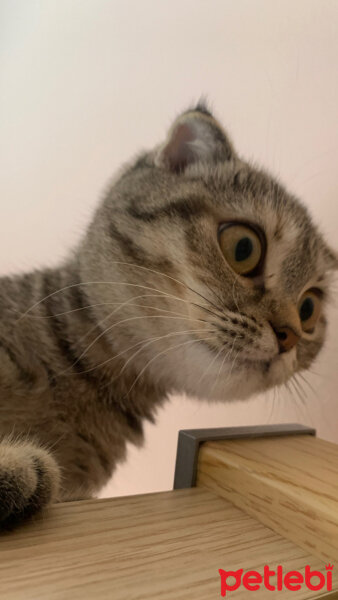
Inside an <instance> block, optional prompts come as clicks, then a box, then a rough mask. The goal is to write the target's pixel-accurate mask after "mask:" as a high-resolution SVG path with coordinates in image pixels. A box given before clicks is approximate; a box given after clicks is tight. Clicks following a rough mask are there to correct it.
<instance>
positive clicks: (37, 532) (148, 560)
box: [0, 488, 332, 600]
mask: <svg viewBox="0 0 338 600" xmlns="http://www.w3.org/2000/svg"><path fill="white" fill-rule="evenodd" d="M265 564H271V565H273V564H282V565H283V567H284V568H285V569H286V570H294V569H297V570H300V571H304V567H305V565H306V564H310V565H311V567H312V568H314V569H318V570H322V571H324V563H323V561H321V560H320V559H318V558H315V557H314V556H312V555H311V554H310V553H308V552H306V551H304V550H303V549H301V548H300V547H299V546H296V545H295V544H293V543H292V542H290V541H289V540H287V539H283V538H282V537H281V536H279V535H278V534H276V533H275V532H273V531H271V530H270V529H268V528H267V527H265V526H264V525H262V524H261V523H259V522H258V521H257V520H255V519H253V518H252V517H250V516H249V515H247V514H245V513H244V512H242V511H241V510H239V509H238V508H236V507H235V506H233V505H232V504H230V503H229V502H228V501H226V500H224V499H223V498H220V497H217V496H216V495H214V494H213V493H211V492H209V491H207V490H205V489H199V488H193V489H189V490H179V491H172V492H164V493H159V494H149V495H142V496H129V497H126V498H115V499H110V500H91V501H83V502H71V503H67V504H60V505H56V506H54V507H52V508H51V509H50V510H49V511H48V513H46V514H45V515H44V516H43V517H39V518H38V519H37V520H36V521H35V522H33V523H29V524H27V525H25V526H24V527H22V528H21V529H19V530H17V531H15V532H13V533H11V534H6V535H2V536H1V537H0V597H1V598H3V599H4V600H5V599H6V600H70V599H72V600H80V599H81V600H92V599H94V598H95V600H108V599H109V600H110V599H114V600H127V599H130V600H155V599H156V600H158V599H159V598H161V600H162V599H163V600H191V599H192V598H194V600H208V599H209V598H210V600H211V599H212V598H215V599H216V598H220V597H221V596H220V576H219V574H218V569H219V568H223V569H227V570H230V569H234V570H236V569H239V568H244V569H245V570H248V569H255V570H258V571H262V570H263V567H264V565H265ZM247 594H248V593H247V591H246V590H245V589H244V588H242V589H241V590H238V591H236V594H234V595H233V597H234V598H236V600H242V599H247ZM282 597H283V598H292V599H294V600H295V599H297V600H300V599H306V598H319V597H322V596H320V594H318V592H317V593H314V592H309V591H308V590H303V591H301V592H300V593H298V592H297V593H295V592H288V591H286V592H285V593H283V595H282ZM323 597H324V595H323ZM331 597H332V596H331ZM261 598H262V599H264V598H271V592H268V591H266V590H265V589H262V590H261V591H260V592H259V599H261Z"/></svg>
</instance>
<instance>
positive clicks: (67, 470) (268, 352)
mask: <svg viewBox="0 0 338 600" xmlns="http://www.w3.org/2000/svg"><path fill="white" fill-rule="evenodd" d="M227 220H239V221H245V222H247V221H249V222H252V223H255V224H257V226H259V227H261V229H262V230H263V231H264V233H265V236H266V240H267V252H266V260H265V266H264V274H263V275H261V276H259V277H256V278H254V279H253V280H248V279H245V278H241V277H238V276H235V274H234V272H233V271H232V270H231V268H230V267H229V265H228V264H227V263H226V261H225V259H224V257H223V255H222V253H221V252H220V248H219V245H218V240H217V229H218V225H219V223H221V222H223V221H227ZM336 266H337V259H336V256H335V254H334V253H333V251H332V250H330V249H329V248H328V246H327V245H326V243H325V241H324V240H323V237H322V236H321V234H320V233H319V232H318V230H317V228H316V227H315V225H314V224H313V223H312V221H311V218H310V217H309V215H308V212H307V210H306V209H305V207H304V206H303V205H302V204H301V203H300V202H299V201H298V200H297V199H295V198H294V197H293V196H292V195H290V194H289V193H288V192H287V191H286V190H285V189H284V188H283V187H282V186H281V185H280V184H279V183H278V182H276V181H275V180H274V179H272V178H271V177H270V176H269V175H268V174H267V173H265V172H264V171H261V170H259V169H256V168H254V167H252V166H250V165H249V164H247V163H246V162H244V161H243V160H241V159H240V158H239V157H238V156H237V154H236V153H235V151H234V149H233V146H232V144H231V142H230V141H229V139H228V136H227V135H226V133H225V132H224V131H223V129H222V128H221V126H220V125H219V123H218V122H217V121H216V120H215V119H214V118H213V116H212V115H211V113H210V111H208V109H206V108H205V107H203V106H198V107H196V108H195V109H194V110H192V111H188V112H186V113H183V114H182V115H181V116H180V117H179V118H178V119H177V121H176V122H175V123H174V125H173V127H172V129H171V130H170V132H169V134H168V138H167V140H166V141H165V142H164V143H163V144H162V145H160V146H158V147H157V148H155V149H154V150H153V151H151V152H148V153H144V154H142V155H141V156H139V157H138V158H137V159H136V160H134V161H133V162H132V163H131V164H130V165H128V166H127V167H125V168H124V170H123V171H122V172H121V173H120V175H119V177H118V178H117V180H116V181H115V182H114V184H113V185H112V187H111V189H110V190H109V191H108V193H107V194H106V197H105V198H104V200H103V201H102V203H101V204H100V205H99V207H98V209H97V211H96V214H95V216H94V218H93V221H92V223H91V224H90V226H89V227H88V230H87V232H86V234H85V235H84V237H83V239H82V241H81V243H80V244H79V246H78V247H77V248H76V250H75V251H74V253H73V255H72V256H71V257H70V258H69V260H68V261H66V263H65V264H63V265H61V266H60V267H59V268H57V269H45V270H42V271H36V272H33V273H30V274H28V275H23V276H15V277H4V278H2V280H1V286H0V317H1V319H0V433H1V436H2V438H1V439H2V442H0V507H1V508H0V522H1V523H2V526H3V527H12V526H14V525H15V524H16V523H19V522H20V521H21V520H23V519H26V518H27V517H30V516H32V515H33V514H34V513H35V512H38V511H39V510H40V509H41V508H42V507H43V506H45V505H46V504H49V503H50V502H53V501H57V500H72V499H78V498H87V497H90V496H92V495H93V494H95V493H96V492H97V491H98V490H99V489H100V488H101V487H102V486H103V485H104V484H105V483H106V482H107V480H108V479H109V477H110V476H111V475H112V473H113V471H114V468H115V466H116V464H117V463H118V462H119V461H121V460H123V459H124V458H125V452H126V450H125V449H126V442H127V441H131V442H133V443H135V444H140V443H141V442H142V437H143V431H142V428H143V422H144V420H146V419H148V420H151V421H153V420H154V415H155V413H156V409H157V408H158V406H160V405H161V404H162V403H163V402H164V401H165V399H166V398H167V397H168V394H170V393H171V392H173V391H183V392H186V393H188V394H192V395H194V396H199V397H202V398H208V399H215V400H219V401H226V400H228V401H229V400H232V399H236V398H237V399H238V398H247V397H249V396H251V395H252V394H254V393H257V392H260V391H264V390H266V389H269V388H271V387H273V386H275V385H281V384H283V383H284V382H285V381H287V380H288V379H289V378H290V377H292V376H293V375H294V374H295V373H297V372H298V371H301V370H303V369H306V368H307V367H308V366H309V365H310V364H311V363H312V361H313V360H314V359H315V357H316V355H317V354H318V352H319V350H320V348H321V347H322V345H323V341H324V337H325V328H326V321H325V315H324V314H323V315H322V317H321V319H320V320H319V322H318V324H317V326H316V328H315V330H314V332H313V333H311V334H306V335H302V336H301V339H300V341H299V343H298V344H297V346H296V347H295V348H293V349H292V351H289V352H286V353H284V354H282V355H278V345H277V340H276V336H275V334H274V332H273V330H272V328H271V325H270V323H271V322H272V321H273V322H275V321H276V320H277V321H278V319H279V322H280V323H282V321H283V319H284V321H283V323H284V324H286V325H288V324H289V321H290V319H293V323H292V326H293V327H295V328H297V327H298V328H299V323H297V322H296V321H297V315H296V312H295V309H294V307H295V306H296V304H297V300H298V298H299V296H300V294H301V292H302V291H303V290H305V289H307V288H309V287H318V288H320V289H321V290H322V292H323V295H324V300H325V299H326V297H327V294H328V283H329V280H330V271H331V270H332V269H334V268H336ZM324 305H325V301H324ZM295 315H296V316H295Z"/></svg>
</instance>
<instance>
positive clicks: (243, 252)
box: [235, 237, 253, 262]
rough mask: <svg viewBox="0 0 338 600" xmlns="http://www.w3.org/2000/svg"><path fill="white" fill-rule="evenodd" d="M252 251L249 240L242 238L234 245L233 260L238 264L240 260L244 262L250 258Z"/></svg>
mask: <svg viewBox="0 0 338 600" xmlns="http://www.w3.org/2000/svg"><path fill="white" fill-rule="evenodd" d="M252 251H253V244H252V241H251V240H250V238H248V237H244V238H242V239H240V240H239V241H238V242H237V244H236V249H235V259H236V260H237V261H238V262H240V261H242V260H246V259H247V258H249V256H251V253H252Z"/></svg>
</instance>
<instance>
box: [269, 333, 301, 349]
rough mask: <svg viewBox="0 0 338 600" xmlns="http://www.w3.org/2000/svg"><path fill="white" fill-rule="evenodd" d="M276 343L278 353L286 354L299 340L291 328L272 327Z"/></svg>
mask: <svg viewBox="0 0 338 600" xmlns="http://www.w3.org/2000/svg"><path fill="white" fill-rule="evenodd" d="M273 330H274V332H275V334H276V338H277V341H278V346H279V352H280V353H282V352H288V351H289V350H291V349H292V348H293V347H294V346H295V345H296V344H297V342H298V340H299V339H300V336H299V335H298V334H297V333H296V332H295V331H294V330H293V329H291V327H273Z"/></svg>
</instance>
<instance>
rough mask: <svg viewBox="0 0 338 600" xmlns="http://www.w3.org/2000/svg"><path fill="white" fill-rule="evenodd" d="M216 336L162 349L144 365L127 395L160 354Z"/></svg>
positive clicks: (212, 338) (213, 337)
mask: <svg viewBox="0 0 338 600" xmlns="http://www.w3.org/2000/svg"><path fill="white" fill-rule="evenodd" d="M214 339H215V336H212V337H209V338H201V339H198V340H188V341H187V342H182V343H181V344H176V345H175V346H171V347H170V348H166V349H165V350H162V352H159V353H158V354H156V356H154V357H153V358H151V359H150V360H149V361H148V362H147V364H146V365H145V366H144V367H143V369H142V370H141V371H140V373H139V374H138V375H137V377H136V379H135V381H134V383H133V384H132V386H131V387H130V388H129V390H128V392H127V394H126V397H127V396H129V394H130V392H131V391H132V390H133V388H134V387H135V385H136V383H137V382H138V380H139V379H140V377H142V375H143V373H144V372H145V370H146V369H147V368H148V367H149V365H150V364H151V363H152V362H154V360H156V359H157V358H158V357H159V356H161V355H163V354H166V353H167V352H170V351H171V350H175V349H176V348H179V347H182V346H187V345H188V344H196V343H197V342H205V341H207V340H214Z"/></svg>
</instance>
